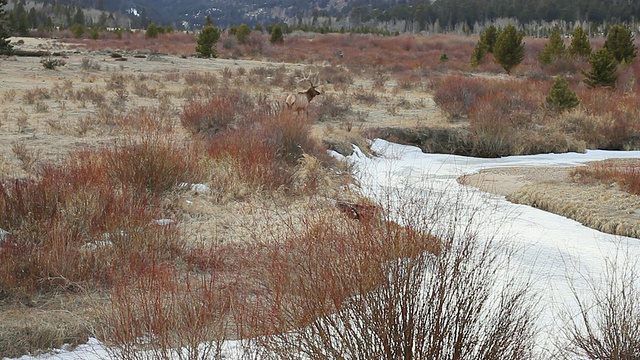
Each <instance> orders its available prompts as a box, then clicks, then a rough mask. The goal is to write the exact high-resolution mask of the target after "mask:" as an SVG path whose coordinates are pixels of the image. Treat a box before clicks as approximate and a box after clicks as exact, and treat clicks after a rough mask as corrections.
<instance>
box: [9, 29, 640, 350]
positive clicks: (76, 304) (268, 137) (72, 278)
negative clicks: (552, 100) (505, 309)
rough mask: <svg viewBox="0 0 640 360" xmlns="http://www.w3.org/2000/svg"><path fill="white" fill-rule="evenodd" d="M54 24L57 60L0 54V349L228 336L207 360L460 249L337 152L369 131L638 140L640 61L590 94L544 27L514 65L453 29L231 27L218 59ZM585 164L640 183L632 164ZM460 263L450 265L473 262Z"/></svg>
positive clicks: (475, 141) (482, 138)
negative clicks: (569, 106) (356, 178)
mask: <svg viewBox="0 0 640 360" xmlns="http://www.w3.org/2000/svg"><path fill="white" fill-rule="evenodd" d="M38 35H42V36H44V35H47V36H53V35H55V36H56V37H57V38H58V39H59V40H58V41H57V42H50V41H47V42H46V43H45V42H44V41H40V42H34V43H33V45H31V46H32V47H33V49H43V50H48V51H51V53H52V56H51V58H53V59H59V60H61V62H59V63H58V64H57V65H56V66H55V68H54V69H46V68H44V67H43V64H42V63H41V59H39V58H30V57H19V58H18V57H8V58H4V59H1V60H0V76H1V78H2V84H3V86H2V89H1V90H0V134H1V135H0V174H1V175H0V228H2V229H4V230H5V231H7V232H8V234H6V235H3V238H2V240H1V241H0V355H2V356H12V357H14V356H20V355H22V354H25V353H34V352H38V351H44V350H47V349H51V348H57V347H60V346H62V345H63V344H65V343H69V344H72V345H73V344H79V343H84V342H86V340H87V339H88V338H89V337H96V338H98V339H100V340H101V341H103V342H104V343H106V344H109V345H112V346H114V348H119V349H123V351H125V353H127V352H128V353H131V354H134V353H135V351H136V349H139V348H142V349H147V350H151V351H154V352H155V353H156V354H157V355H158V356H164V355H166V354H167V353H168V352H171V349H175V348H180V347H187V348H189V349H198V345H199V344H201V343H203V342H205V341H211V343H210V344H212V345H211V346H210V347H209V348H207V349H205V350H206V351H205V352H200V353H197V352H196V353H194V354H190V355H189V356H188V358H203V357H204V356H205V355H207V354H213V353H215V352H216V351H217V346H218V345H216V344H220V343H221V342H222V341H224V340H227V339H237V338H253V337H255V336H258V335H264V334H282V333H284V332H286V331H287V330H289V329H295V328H300V327H303V326H306V325H309V324H311V323H313V322H314V320H315V319H318V318H322V317H325V316H327V315H328V314H333V313H336V312H338V311H339V310H340V309H343V308H345V306H346V304H348V303H349V299H352V298H353V297H355V296H358V295H362V294H369V293H372V291H373V290H374V289H378V288H380V287H381V285H382V284H385V283H386V281H388V274H387V273H385V272H384V271H382V269H383V267H382V266H381V265H382V264H387V263H389V262H390V261H393V260H395V259H400V258H403V259H404V258H406V259H413V258H420V256H423V255H421V254H424V253H425V252H426V253H429V254H434V255H438V254H440V253H441V251H443V249H445V248H447V241H450V239H447V238H446V237H444V238H443V237H435V236H433V235H432V234H430V233H429V232H428V231H418V230H416V229H415V227H412V226H409V225H411V223H412V221H417V220H416V219H415V218H413V219H412V216H413V215H412V214H405V215H406V219H405V220H406V221H405V224H403V225H399V224H398V223H397V222H395V221H391V219H390V217H389V215H388V214H387V213H386V212H385V210H384V208H383V207H382V206H381V205H380V204H374V203H371V201H370V200H367V199H365V198H363V197H361V196H360V195H359V194H358V192H357V191H356V190H354V189H356V188H357V184H354V183H353V179H352V177H351V176H350V171H351V169H350V168H349V166H348V165H347V164H345V163H342V162H340V161H337V160H336V159H334V158H333V157H331V156H329V155H328V152H327V150H334V151H337V152H340V153H343V154H350V153H351V152H352V151H353V149H352V145H353V144H355V145H359V146H360V147H361V148H362V149H365V150H366V148H367V141H366V140H367V139H370V138H373V137H386V138H387V139H390V140H392V141H397V142H401V143H409V144H415V145H419V146H420V147H421V148H422V149H423V150H425V151H433V152H436V151H437V152H444V153H455V154H464V155H470V156H482V157H496V156H504V155H519V154H533V153H544V152H567V151H584V150H585V149H595V148H600V149H619V150H629V149H637V148H640V122H639V121H638V118H639V117H640V116H639V115H640V114H639V111H640V109H638V107H637V104H638V103H639V102H640V98H639V97H640V85H639V84H637V82H636V79H637V78H638V76H639V75H640V63H639V61H638V60H637V59H636V60H634V61H633V62H632V63H631V64H628V65H627V66H624V67H621V68H620V69H619V70H618V72H619V74H618V81H617V83H616V86H615V88H614V89H611V88H606V89H602V88H589V87H587V86H586V85H585V84H584V83H583V82H582V79H583V75H582V74H581V71H582V70H585V69H588V66H589V65H588V63H587V62H586V61H585V60H580V59H561V60H559V61H557V62H555V63H552V64H550V65H546V66H543V65H541V64H540V62H539V61H538V56H539V53H540V51H541V49H542V47H543V46H544V43H545V41H546V40H545V39H528V38H527V39H525V42H526V53H525V58H524V61H523V62H522V64H520V65H519V66H517V67H516V68H515V69H514V70H513V71H512V73H511V75H507V74H506V73H505V72H504V70H503V69H502V68H501V67H500V66H499V65H497V64H496V63H495V62H493V61H492V59H491V58H490V56H488V57H487V58H486V59H485V60H484V61H483V62H482V63H481V64H480V65H479V66H478V67H471V65H470V61H469V59H470V57H471V54H472V52H473V48H474V46H475V43H476V41H477V38H475V37H464V36H457V35H433V36H423V35H399V36H396V37H378V36H372V35H355V34H328V35H315V34H306V33H293V34H291V35H289V36H288V37H287V38H286V41H285V42H284V43H283V44H277V45H274V44H271V43H270V42H269V41H268V35H267V34H262V33H259V32H253V33H252V34H251V36H250V37H249V40H248V41H247V42H246V43H245V44H239V43H237V41H236V40H235V38H233V37H229V36H226V35H223V37H222V38H221V39H220V41H219V43H218V52H219V58H218V59H200V58H197V57H195V56H194V55H195V46H196V45H195V37H194V36H193V34H184V33H169V34H160V35H159V36H158V38H155V39H145V37H144V35H143V34H140V33H131V34H129V33H124V34H123V36H122V38H121V39H118V38H116V37H114V36H112V34H107V33H105V34H102V35H101V38H99V39H97V40H91V39H86V38H85V39H72V38H70V37H68V34H64V33H60V34H38ZM24 41H25V42H26V44H28V45H30V44H31V43H30V40H29V38H27V39H25V40H24ZM602 42H603V39H594V40H593V41H592V44H593V46H594V47H598V46H601V44H602ZM39 44H44V45H40V47H38V46H39ZM338 50H339V51H341V52H342V54H343V56H337V55H338ZM443 54H446V56H443ZM559 75H561V76H564V77H566V78H567V80H568V81H569V84H570V86H571V88H572V89H573V91H575V92H576V94H577V95H578V97H579V99H580V105H579V106H578V107H577V108H575V109H573V110H571V111H568V112H555V111H552V110H550V109H549V108H548V107H547V106H545V98H546V96H547V94H548V93H549V90H550V88H551V86H552V84H553V80H554V77H556V76H559ZM307 76H312V78H313V80H314V84H320V86H319V89H320V91H321V92H322V94H321V95H319V96H318V97H316V99H314V101H313V102H312V103H311V106H310V109H309V114H308V116H304V115H299V114H294V113H290V112H287V111H285V109H284V108H283V103H282V100H283V99H284V97H285V96H286V94H287V93H290V92H298V91H305V90H306V89H307V88H308V83H306V82H304V81H301V79H304V78H305V77H307ZM636 168H637V167H636ZM581 171H582V170H581ZM584 171H586V172H585V173H583V175H582V178H583V179H587V178H588V179H597V181H602V182H612V181H615V182H618V183H620V184H624V186H625V189H626V188H628V189H629V191H634V192H635V193H636V194H637V191H638V190H637V187H638V186H637V183H638V180H637V178H638V172H637V171H635V170H633V171H630V170H627V169H611V167H609V166H607V167H605V166H603V167H595V168H592V169H588V170H584ZM593 181H596V180H593ZM336 204H347V206H346V209H347V210H346V211H344V210H345V208H344V206H343V207H342V208H341V207H340V206H336ZM425 217H426V215H425ZM422 220H425V218H423V219H422ZM425 221H426V220H425ZM458 255H460V254H458ZM443 259H444V260H443V269H444V270H443V272H445V273H446V275H447V276H451V277H452V279H453V278H454V277H455V276H454V275H456V273H455V272H453V273H449V272H447V271H448V270H446V269H448V268H447V266H449V265H448V264H449V261H451V262H452V263H455V261H457V260H459V258H456V257H455V256H454V257H453V258H446V257H443ZM486 260H487V259H481V260H479V261H480V262H481V263H483V262H485V261H486ZM416 269H417V270H416V271H418V270H419V269H421V268H420V265H416ZM396 270H397V269H396ZM487 271H488V273H487V276H489V275H491V272H492V271H494V270H493V269H492V268H489V269H488V270H487ZM474 279H476V278H474ZM452 281H454V280H452ZM414 285H415V284H414ZM478 286H482V281H480V280H479V279H478ZM513 300H514V301H515V302H517V301H520V299H519V298H513ZM515 302H514V304H515ZM34 309H35V310H37V316H36V315H33V314H34V312H33V310H34ZM518 314H519V313H518ZM387 315H388V316H393V315H389V314H387ZM525 315H526V314H525ZM380 316H384V312H382V313H381V314H380ZM523 316H524V315H523ZM520 320H522V321H525V320H526V319H525V318H524V317H522V318H519V319H518V321H520ZM525 330H526V331H524V332H523V334H526V333H527V331H528V328H527V329H525ZM392 335H393V334H389V336H390V337H392ZM396 340H397V339H396ZM511 340H513V341H520V340H522V339H517V338H514V339H511ZM525 340H526V339H525ZM525 342H526V341H525ZM266 345H269V344H266ZM132 358H135V356H134V357H132Z"/></svg>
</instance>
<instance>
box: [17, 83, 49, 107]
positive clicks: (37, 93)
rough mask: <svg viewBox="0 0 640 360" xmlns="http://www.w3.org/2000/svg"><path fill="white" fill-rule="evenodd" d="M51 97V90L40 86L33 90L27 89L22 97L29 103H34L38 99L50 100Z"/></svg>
mask: <svg viewBox="0 0 640 360" xmlns="http://www.w3.org/2000/svg"><path fill="white" fill-rule="evenodd" d="M50 98H51V94H50V92H49V90H47V89H44V88H40V87H37V88H35V89H32V90H27V91H26V92H25V93H24V95H23V97H22V99H23V100H24V102H25V103H27V104H28V105H33V104H35V103H36V101H42V100H48V99H50Z"/></svg>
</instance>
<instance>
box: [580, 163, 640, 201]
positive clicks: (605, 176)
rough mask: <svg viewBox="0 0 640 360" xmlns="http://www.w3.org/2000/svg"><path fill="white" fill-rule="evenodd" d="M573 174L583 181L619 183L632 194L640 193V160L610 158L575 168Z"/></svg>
mask: <svg viewBox="0 0 640 360" xmlns="http://www.w3.org/2000/svg"><path fill="white" fill-rule="evenodd" d="M571 176H572V177H573V178H574V179H576V180H578V181H581V182H587V183H589V182H599V183H604V184H612V183H617V184H618V185H619V186H620V187H621V188H622V189H624V190H625V191H628V192H629V193H631V194H635V195H640V162H638V161H637V160H634V159H631V160H609V161H600V162H596V163H592V164H589V165H588V166H584V167H578V168H575V169H574V170H573V171H572V172H571Z"/></svg>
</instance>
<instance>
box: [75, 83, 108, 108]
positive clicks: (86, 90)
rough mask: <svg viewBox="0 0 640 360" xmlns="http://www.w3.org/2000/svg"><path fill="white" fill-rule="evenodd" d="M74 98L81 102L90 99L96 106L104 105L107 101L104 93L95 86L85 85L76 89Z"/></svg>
mask: <svg viewBox="0 0 640 360" xmlns="http://www.w3.org/2000/svg"><path fill="white" fill-rule="evenodd" d="M74 98H75V99H76V100H77V101H80V102H85V101H90V102H92V103H93V104H94V105H96V106H102V105H104V104H105V102H106V97H105V96H104V94H103V93H102V92H100V91H98V90H96V89H95V88H93V87H83V88H81V89H78V90H76V92H75V93H74Z"/></svg>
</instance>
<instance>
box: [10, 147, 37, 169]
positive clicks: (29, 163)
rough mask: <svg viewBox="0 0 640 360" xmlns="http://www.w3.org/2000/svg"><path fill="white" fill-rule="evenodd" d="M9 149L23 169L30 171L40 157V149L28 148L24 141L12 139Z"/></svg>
mask: <svg viewBox="0 0 640 360" xmlns="http://www.w3.org/2000/svg"><path fill="white" fill-rule="evenodd" d="M11 151H12V152H13V154H14V155H15V156H16V157H17V158H18V160H20V163H21V164H22V169H23V170H24V171H26V172H31V171H33V170H34V167H35V165H36V164H37V163H38V160H39V158H40V151H33V150H30V149H28V148H27V144H26V143H25V142H24V141H14V142H13V144H11Z"/></svg>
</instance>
